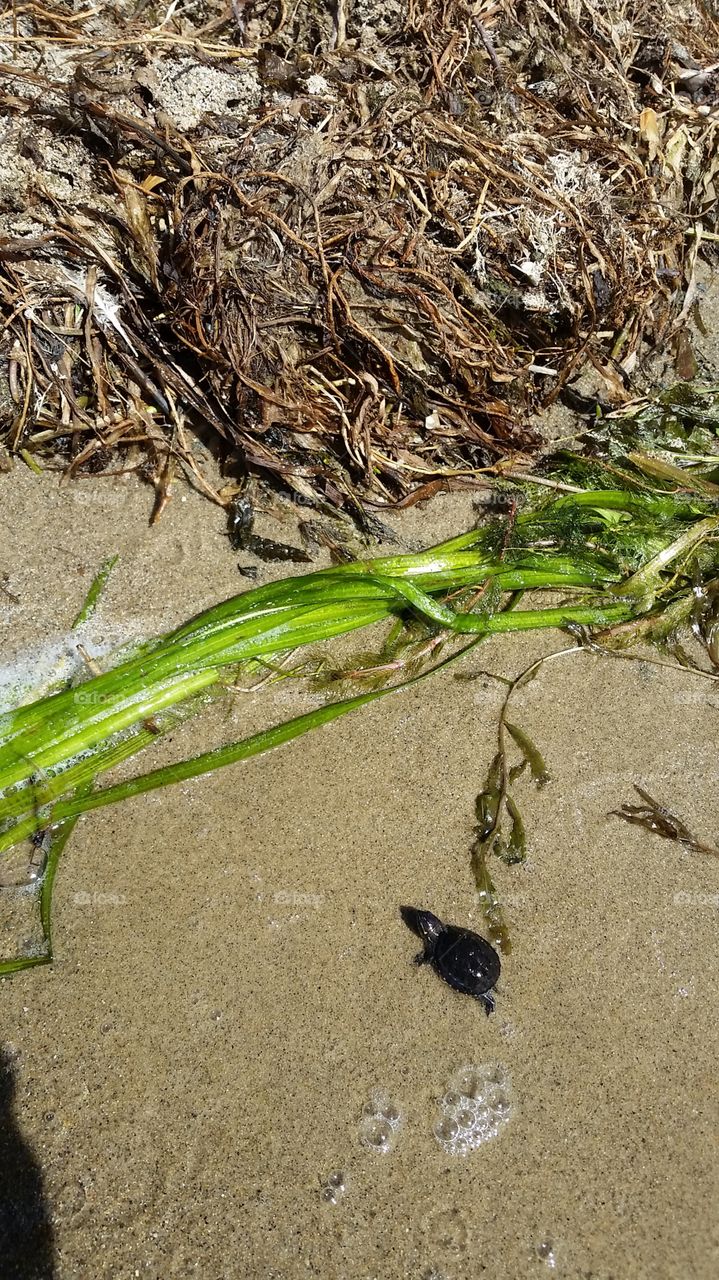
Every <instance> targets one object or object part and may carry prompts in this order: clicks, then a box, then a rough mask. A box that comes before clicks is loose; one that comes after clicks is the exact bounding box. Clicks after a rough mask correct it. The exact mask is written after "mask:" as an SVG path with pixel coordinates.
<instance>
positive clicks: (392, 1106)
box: [359, 1089, 402, 1155]
mask: <svg viewBox="0 0 719 1280" xmlns="http://www.w3.org/2000/svg"><path fill="white" fill-rule="evenodd" d="M401 1124H402V1113H401V1111H400V1109H399V1107H398V1106H397V1104H396V1103H394V1102H393V1101H392V1099H391V1098H390V1096H389V1094H388V1093H387V1092H386V1091H385V1090H384V1089H373V1090H372V1093H371V1095H370V1098H369V1101H368V1102H366V1103H365V1104H364V1106H363V1107H362V1118H361V1120H360V1126H359V1136H360V1142H361V1143H362V1146H363V1147H368V1148H369V1150H370V1151H377V1152H379V1153H381V1154H383V1155H386V1154H387V1152H389V1151H391V1150H392V1148H393V1147H394V1144H395V1140H396V1137H397V1133H398V1131H399V1129H400V1126H401Z"/></svg>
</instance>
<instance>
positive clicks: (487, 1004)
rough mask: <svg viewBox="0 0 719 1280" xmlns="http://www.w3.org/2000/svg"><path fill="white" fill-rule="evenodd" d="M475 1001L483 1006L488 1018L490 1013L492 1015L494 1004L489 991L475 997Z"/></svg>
mask: <svg viewBox="0 0 719 1280" xmlns="http://www.w3.org/2000/svg"><path fill="white" fill-rule="evenodd" d="M477 999H478V1000H479V1001H480V1002H481V1003H482V1004H483V1005H484V1012H485V1013H486V1015H487V1017H489V1015H490V1013H494V1010H495V1008H496V1004H495V1000H494V996H493V995H492V992H491V991H485V992H484V993H483V994H482V995H481V996H477Z"/></svg>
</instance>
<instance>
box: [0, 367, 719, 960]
mask: <svg viewBox="0 0 719 1280" xmlns="http://www.w3.org/2000/svg"><path fill="white" fill-rule="evenodd" d="M672 394H673V397H674V398H673V400H672V401H671V402H670V401H669V400H668V397H666V396H665V397H664V401H663V402H662V403H660V404H659V405H653V406H649V405H647V406H645V408H644V410H643V411H642V414H643V418H644V424H643V427H642V429H641V432H640V431H639V429H638V428H637V426H636V423H635V425H634V435H633V439H634V441H635V442H637V441H638V442H639V443H641V441H642V432H647V433H648V432H653V433H654V440H655V443H654V446H653V448H652V450H651V451H647V452H644V451H643V450H642V449H640V448H636V447H635V448H632V449H630V450H627V449H626V448H625V449H622V447H621V445H615V446H613V447H609V445H607V444H606V442H605V446H604V449H597V450H595V456H594V457H588V456H586V455H585V456H574V455H570V456H567V457H562V456H559V457H558V458H557V459H555V461H554V462H553V463H552V464H551V467H550V468H548V469H551V470H552V471H553V475H551V476H547V475H545V476H539V477H536V479H535V478H528V479H527V480H525V481H524V482H523V484H522V486H521V487H520V488H518V490H517V494H516V498H515V500H514V502H513V503H512V504H511V505H509V506H508V507H507V513H506V514H505V515H504V516H503V517H502V518H501V519H499V520H494V519H490V520H489V521H488V522H486V523H483V524H482V525H481V526H479V527H477V528H475V529H471V530H469V531H468V532H467V533H464V534H460V535H459V536H458V537H455V538H452V539H450V540H448V541H446V542H444V543H442V544H440V545H439V546H436V547H432V548H429V549H428V550H427V551H423V552H420V553H417V554H410V555H399V556H384V557H380V558H377V559H370V560H358V561H352V562H350V563H342V564H339V565H334V566H332V567H331V568H327V569H321V570H316V571H314V572H312V573H307V574H302V575H300V576H298V577H293V578H286V579H282V580H279V581H275V582H270V583H266V584H265V585H263V586H259V587H255V588H253V589H251V590H249V591H246V592H243V593H242V594H240V595H238V596H235V597H233V598H231V599H229V600H226V601H224V602H222V603H220V604H217V605H215V606H213V607H212V608H211V609H209V610H207V611H206V612H205V613H203V614H201V615H200V616H198V617H196V618H193V619H191V620H189V621H188V622H187V623H186V624H185V625H184V626H182V627H180V628H179V629H177V630H175V631H173V632H171V633H169V634H167V635H163V636H159V637H156V638H155V639H153V640H150V641H148V642H146V643H144V644H142V645H140V646H139V647H137V648H136V649H135V650H134V651H131V652H129V653H128V652H125V653H124V654H120V655H118V656H117V657H116V658H115V659H114V660H110V662H109V663H102V664H99V665H98V664H97V663H94V664H93V674H92V675H91V676H90V677H89V678H88V679H85V680H80V682H79V683H78V682H74V683H70V684H65V685H64V686H63V687H61V688H58V689H57V690H55V691H54V692H52V693H50V694H49V695H47V696H45V697H41V698H36V699H35V700H34V701H30V702H27V703H25V704H23V705H20V706H16V707H12V708H9V709H8V710H7V711H5V712H4V714H2V715H0V854H4V855H8V854H9V853H10V851H11V850H13V849H17V847H18V845H20V844H21V842H23V841H27V840H28V839H32V840H34V842H35V846H36V849H38V850H39V854H38V864H37V865H39V866H42V865H43V864H44V865H45V872H44V877H42V878H40V879H38V886H39V894H40V918H41V922H42V929H43V944H42V945H41V946H40V948H39V949H35V950H32V951H31V952H30V953H29V954H28V953H26V954H23V955H21V956H19V957H18V958H16V959H14V960H11V961H8V962H3V963H1V964H0V974H2V973H9V972H14V971H16V970H18V969H22V968H26V967H28V966H29V965H35V964H44V963H47V962H48V961H49V960H50V958H51V948H50V903H51V896H52V886H53V878H54V874H55V868H56V866H57V859H58V858H59V854H60V851H61V850H62V847H63V845H64V842H65V840H66V839H67V837H68V834H69V832H70V831H71V830H72V825H73V823H74V821H75V820H76V819H77V817H78V816H79V815H80V814H82V813H85V812H87V811H89V810H91V809H94V808H98V807H101V806H104V805H108V804H115V803H117V802H119V801H122V800H124V799H127V798H128V797H130V796H135V795H139V794H142V793H144V792H147V791H151V790H155V789H158V788H161V787H164V786H167V785H170V784H173V783H177V782H182V781H187V780H188V779H191V778H196V777H199V776H201V775H202V774H205V773H208V772H210V771H211V770H213V769H217V768H221V767H224V766H226V765H228V764H233V763H236V762H239V761H242V760H246V759H248V758H250V757H252V756H254V755H258V754H260V753H262V752H266V751H269V750H271V749H273V748H275V747H278V746H280V745H282V744H284V743H287V742H290V741H292V740H293V739H295V738H297V737H299V736H301V735H302V734H304V733H306V732H309V731H310V730H312V729H315V728H318V727H320V726H322V725H324V724H327V723H328V722H330V721H332V720H335V719H337V718H338V717H340V716H343V715H345V714H348V713H350V712H353V711H356V710H359V709H360V708H362V707H364V706H367V705H368V704H370V703H371V702H374V701H375V700H377V699H379V698H383V697H386V696H391V695H394V694H398V693H400V692H401V691H402V690H405V689H407V688H408V687H414V686H415V685H416V684H417V682H418V681H421V680H425V679H427V678H428V677H430V676H431V675H433V674H434V673H436V672H437V671H439V670H440V669H444V668H446V667H447V666H448V665H449V664H450V663H454V662H456V661H458V660H459V659H461V658H462V657H464V656H465V655H466V654H467V653H468V651H469V650H472V649H474V648H475V647H476V646H477V645H479V644H480V643H481V642H482V641H483V640H484V639H486V638H487V637H489V636H492V635H501V634H507V633H511V632H518V631H529V630H537V629H542V628H561V629H563V630H564V631H565V632H568V633H569V634H570V635H571V637H572V640H573V647H572V649H571V650H570V652H578V651H579V650H580V649H581V648H582V647H585V646H589V647H590V648H592V649H593V650H594V651H599V652H602V653H617V654H618V656H619V657H630V656H633V651H640V652H641V651H642V650H638V646H639V645H640V644H641V645H642V646H643V650H644V652H646V643H647V642H651V643H652V644H654V645H655V646H660V647H662V648H663V649H664V650H665V655H664V656H662V657H661V658H659V657H656V656H652V657H650V658H649V659H648V660H650V661H662V662H664V661H669V662H671V664H673V665H675V666H677V665H678V666H679V668H680V670H686V672H687V674H689V673H691V674H692V675H693V676H696V677H697V678H700V679H702V680H705V681H706V680H709V681H713V682H714V681H716V680H718V679H719V439H718V438H717V422H718V421H719V392H717V389H716V388H713V389H712V388H705V389H704V390H703V391H702V392H698V391H697V390H696V389H686V388H685V389H683V390H682V391H680V392H674V393H672ZM662 421H664V423H665V429H666V431H667V437H666V439H665V440H664V441H663V442H662V443H661V444H660V442H659V440H658V438H657V436H656V433H657V431H658V430H659V423H660V422H662ZM671 423H674V424H675V426H674V428H673V430H671V429H670V424H671ZM712 423H713V426H712ZM624 426H625V429H626V430H629V428H628V427H627V426H626V424H624ZM620 434H621V433H620ZM560 476H563V477H565V478H564V479H560V478H559V477H560ZM570 476H571V477H572V480H571V481H570V480H568V479H567V477H570ZM580 477H581V480H582V483H581V485H578V484H577V483H576V481H577V480H578V479H580ZM543 481H544V483H545V485H546V484H549V486H550V488H549V491H547V488H546V487H543V485H542V482H543ZM533 488H538V489H539V491H540V496H539V497H534V498H531V499H526V498H525V502H524V503H523V504H522V503H520V500H519V499H520V496H521V495H523V494H524V495H526V494H527V491H528V490H529V491H530V492H531V491H532V489H533ZM111 568H112V566H111V565H110V564H109V563H106V564H105V565H103V566H102V567H101V569H100V572H99V574H98V577H97V579H96V581H95V582H94V583H93V584H92V586H91V588H90V592H89V594H88V600H87V604H86V607H85V609H84V610H82V611H81V613H80V615H79V619H78V620H81V619H82V618H83V617H85V616H87V612H88V610H91V609H92V608H94V606H95V603H96V600H97V595H98V593H99V592H100V591H101V590H102V586H103V583H104V581H105V580H106V578H107V574H108V573H109V572H110V571H111ZM525 593H530V594H529V599H528V601H527V602H525V600H524V598H523V597H524V594H525ZM377 623H380V624H384V627H385V634H384V637H383V640H382V643H381V646H380V647H379V649H378V648H377V647H375V651H374V653H369V654H366V655H363V656H362V657H361V658H359V657H358V656H357V655H356V654H355V656H354V657H353V658H352V660H351V662H350V665H349V666H346V667H345V668H344V669H341V668H338V667H337V665H336V663H335V664H333V663H332V662H331V657H330V656H329V655H327V654H326V652H325V648H324V645H323V642H325V641H327V640H331V639H332V638H333V637H337V636H340V635H347V634H349V633H352V632H359V631H364V630H365V629H366V628H367V627H370V626H372V625H373V624H377ZM318 645H322V646H323V647H322V648H321V649H320V651H319V654H318V653H317V652H316V646H318ZM686 645H689V646H690V647H689V648H687V647H685V646H686ZM627 646H631V647H632V649H631V650H630V652H629V653H625V650H626V649H627ZM564 652H567V650H560V651H558V652H557V653H555V654H552V655H545V656H544V657H541V658H539V659H535V661H534V662H533V663H532V664H531V666H530V667H528V668H527V669H526V671H525V672H523V673H522V674H521V675H520V676H519V677H517V679H515V680H513V681H511V682H509V690H508V693H507V696H506V699H505V702H504V705H503V708H502V712H501V716H500V720H499V725H498V740H497V754H496V756H495V758H494V760H493V762H492V765H491V767H490V770H489V775H488V777H487V782H486V784H485V788H484V791H483V793H482V795H481V796H480V798H479V801H478V804H477V819H478V826H477V842H476V845H475V848H474V850H473V858H472V862H473V870H474V874H475V878H476V882H477V888H478V892H479V893H480V901H481V903H482V906H483V909H484V910H485V912H486V914H487V918H488V922H489V924H490V926H491V929H492V930H493V931H494V932H493V933H492V936H493V937H494V936H496V937H498V938H499V940H500V941H502V937H503V934H504V933H505V926H504V924H503V919H502V915H501V909H500V908H499V904H498V901H497V899H496V894H495V891H494V887H493V884H492V879H491V875H490V872H489V867H488V858H489V855H490V854H492V855H496V856H498V857H500V858H501V859H503V860H504V861H505V862H508V863H513V862H519V861H521V860H522V859H523V857H524V855H525V852H526V841H525V834H524V825H523V822H522V818H521V814H520V812H519V807H518V802H517V799H516V795H515V791H514V785H515V783H516V782H517V780H518V778H519V777H520V774H521V773H522V772H524V771H525V769H528V773H529V775H530V776H531V778H532V779H533V781H534V782H535V783H536V784H537V785H538V786H541V785H543V783H544V782H545V781H546V767H545V764H544V761H543V759H542V757H541V755H540V753H539V751H538V750H537V748H536V747H535V746H534V744H533V743H532V742H531V741H530V740H529V738H528V737H527V735H526V734H525V733H524V732H523V731H522V729H521V728H520V727H518V726H517V725H516V724H515V723H514V722H513V721H512V720H511V719H510V717H509V706H510V701H511V697H512V694H513V692H514V691H515V690H516V689H517V688H519V687H520V686H521V685H522V684H523V683H526V680H527V679H529V678H531V676H532V675H533V674H536V671H537V670H538V668H539V666H540V665H541V664H542V663H543V662H546V661H549V660H550V658H552V659H553V658H556V657H560V656H561V655H562V653H564ZM470 675H471V673H470ZM291 679H294V680H301V681H303V682H304V681H306V680H307V679H309V680H310V681H311V682H313V683H314V685H315V687H317V688H319V689H323V690H325V691H326V692H327V693H328V695H329V696H328V700H327V701H326V702H324V703H323V702H319V704H318V705H317V706H315V707H314V709H312V710H310V711H304V712H303V713H302V714H300V715H297V716H295V717H293V718H291V719H289V720H285V721H284V722H282V723H279V724H277V725H274V726H273V727H271V728H268V729H263V730H261V731H260V732H258V733H255V734H254V735H252V736H250V737H245V738H242V739H240V740H238V741H234V742H229V743H227V744H225V745H221V746H219V747H216V748H214V749H213V750H210V751H206V752H204V753H202V754H200V755H197V756H192V757H190V758H187V759H184V760H180V761H177V762H173V763H170V764H165V765H162V766H160V767H159V768H155V769H153V770H151V771H149V772H145V773H138V774H136V775H135V776H133V777H130V778H127V779H125V780H122V781H118V782H114V783H110V785H98V783H100V782H102V783H103V784H104V777H103V775H105V774H107V773H108V771H110V770H112V769H114V768H115V767H116V766H117V765H118V764H120V763H122V762H124V761H127V760H129V759H131V758H133V757H134V756H136V755H138V754H140V753H142V752H143V751H145V749H146V748H148V747H149V746H151V745H152V744H154V743H156V741H157V739H158V738H159V737H161V736H162V735H163V734H165V735H166V734H170V733H171V732H172V730H173V728H174V727H175V726H176V725H177V724H178V723H179V722H180V721H181V720H185V719H187V718H188V717H190V716H192V715H196V714H199V713H201V712H202V711H204V710H206V709H208V708H211V707H212V706H215V705H216V702H217V699H218V698H224V699H232V697H233V696H234V693H235V692H236V689H237V687H238V685H239V686H240V687H242V686H244V685H247V683H248V681H249V682H250V687H252V688H255V687H259V685H261V684H265V683H267V682H268V681H276V680H291ZM512 745H513V747H514V748H516V749H518V751H519V753H520V755H521V761H520V762H519V763H517V764H512V762H511V760H510V758H509V748H510V746H512ZM642 799H644V800H645V804H646V803H650V798H649V797H645V796H644V795H642ZM624 816H629V817H630V818H633V819H641V820H642V821H646V820H647V818H648V817H649V818H651V821H652V822H653V823H654V826H653V828H652V829H656V830H660V831H663V832H664V833H665V834H667V833H669V834H673V838H676V839H678V840H679V841H680V842H684V843H686V842H688V841H690V840H692V839H693V837H691V833H690V832H689V831H688V829H687V828H686V827H685V826H684V825H683V824H681V823H679V822H678V820H677V819H675V818H674V817H673V816H672V815H671V814H670V813H669V811H668V810H662V811H661V812H660V811H659V810H658V809H656V812H655V811H654V810H651V812H649V811H645V809H644V808H640V809H637V810H636V811H635V810H633V809H631V808H630V809H628V810H627V811H626V812H625V814H624ZM672 824H673V825H672ZM696 847H698V846H696Z"/></svg>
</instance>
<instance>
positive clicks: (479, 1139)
mask: <svg viewBox="0 0 719 1280" xmlns="http://www.w3.org/2000/svg"><path fill="white" fill-rule="evenodd" d="M510 1111H511V1106H510V1100H509V1077H508V1075H507V1072H506V1071H505V1069H504V1067H503V1066H501V1064H499V1063H489V1064H485V1065H483V1066H465V1067H459V1068H458V1070H457V1071H455V1072H454V1074H453V1076H452V1079H451V1080H450V1081H449V1084H448V1086H447V1089H446V1091H445V1093H444V1095H443V1097H442V1098H440V1100H439V1116H438V1118H437V1121H436V1122H435V1126H434V1136H435V1138H436V1139H437V1142H438V1143H439V1145H440V1146H441V1147H442V1149H443V1150H444V1151H446V1152H447V1154H448V1155H467V1153H468V1152H470V1151H475V1150H476V1149H477V1147H480V1146H481V1145H482V1143H484V1142H487V1141H489V1139H490V1138H496V1136H497V1134H498V1133H499V1131H500V1129H502V1128H503V1127H504V1125H505V1124H506V1123H507V1120H508V1119H509V1116H510Z"/></svg>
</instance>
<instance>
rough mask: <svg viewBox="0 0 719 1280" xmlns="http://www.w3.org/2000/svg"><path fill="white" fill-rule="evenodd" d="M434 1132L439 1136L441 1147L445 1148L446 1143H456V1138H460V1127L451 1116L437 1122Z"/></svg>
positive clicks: (443, 1117)
mask: <svg viewBox="0 0 719 1280" xmlns="http://www.w3.org/2000/svg"><path fill="white" fill-rule="evenodd" d="M434 1132H435V1134H436V1136H437V1141H438V1142H439V1143H440V1145H441V1146H444V1145H445V1143H449V1142H454V1140H455V1138H457V1137H458V1136H459V1125H458V1124H457V1121H456V1120H452V1119H451V1117H450V1116H442V1118H441V1120H438V1121H437V1124H436V1125H435V1129H434Z"/></svg>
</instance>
